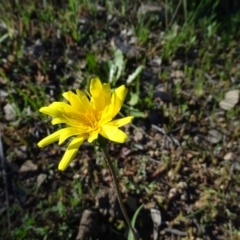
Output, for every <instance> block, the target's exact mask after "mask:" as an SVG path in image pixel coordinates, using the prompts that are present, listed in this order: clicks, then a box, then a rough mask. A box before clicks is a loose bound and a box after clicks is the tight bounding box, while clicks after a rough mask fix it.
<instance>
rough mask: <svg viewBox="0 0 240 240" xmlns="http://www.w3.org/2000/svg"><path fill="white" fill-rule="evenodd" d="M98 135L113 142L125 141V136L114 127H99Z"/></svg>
mask: <svg viewBox="0 0 240 240" xmlns="http://www.w3.org/2000/svg"><path fill="white" fill-rule="evenodd" d="M100 134H101V135H102V136H103V137H105V138H107V139H109V140H111V141H113V142H118V143H123V142H125V141H126V139H127V134H126V133H124V132H123V131H121V130H120V129H118V128H117V127H114V126H109V125H104V126H102V127H101V130H100Z"/></svg>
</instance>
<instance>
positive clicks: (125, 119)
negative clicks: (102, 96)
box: [108, 116, 134, 127]
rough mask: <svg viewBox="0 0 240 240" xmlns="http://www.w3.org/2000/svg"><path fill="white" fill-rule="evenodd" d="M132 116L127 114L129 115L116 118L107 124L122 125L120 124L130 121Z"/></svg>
mask: <svg viewBox="0 0 240 240" xmlns="http://www.w3.org/2000/svg"><path fill="white" fill-rule="evenodd" d="M133 118H134V117H132V116H129V117H125V118H120V119H116V120H114V121H112V122H109V123H108V125H112V126H117V127H122V126H124V125H126V124H128V123H130V122H131V121H132V120H133Z"/></svg>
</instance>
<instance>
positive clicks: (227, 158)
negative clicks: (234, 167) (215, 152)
mask: <svg viewBox="0 0 240 240" xmlns="http://www.w3.org/2000/svg"><path fill="white" fill-rule="evenodd" d="M223 159H224V160H225V161H230V160H233V159H234V153H233V152H228V153H226V154H225V155H224V157H223Z"/></svg>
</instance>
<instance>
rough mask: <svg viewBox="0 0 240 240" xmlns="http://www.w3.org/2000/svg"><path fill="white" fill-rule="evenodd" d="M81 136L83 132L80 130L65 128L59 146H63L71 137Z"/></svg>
mask: <svg viewBox="0 0 240 240" xmlns="http://www.w3.org/2000/svg"><path fill="white" fill-rule="evenodd" d="M80 134H82V131H81V130H80V129H78V128H72V127H68V128H64V129H62V131H61V134H60V137H59V142H58V144H59V145H60V144H62V143H63V142H64V141H65V140H66V139H67V138H69V137H72V136H74V135H80Z"/></svg>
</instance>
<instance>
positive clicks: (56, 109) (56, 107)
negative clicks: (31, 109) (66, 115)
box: [39, 102, 68, 117]
mask: <svg viewBox="0 0 240 240" xmlns="http://www.w3.org/2000/svg"><path fill="white" fill-rule="evenodd" d="M66 105H68V104H67V103H64V102H53V103H52V104H50V105H49V106H48V107H42V108H40V109H39V111H40V112H42V113H44V114H47V115H49V116H52V117H61V116H62V114H63V112H62V111H63V108H64V106H66Z"/></svg>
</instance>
